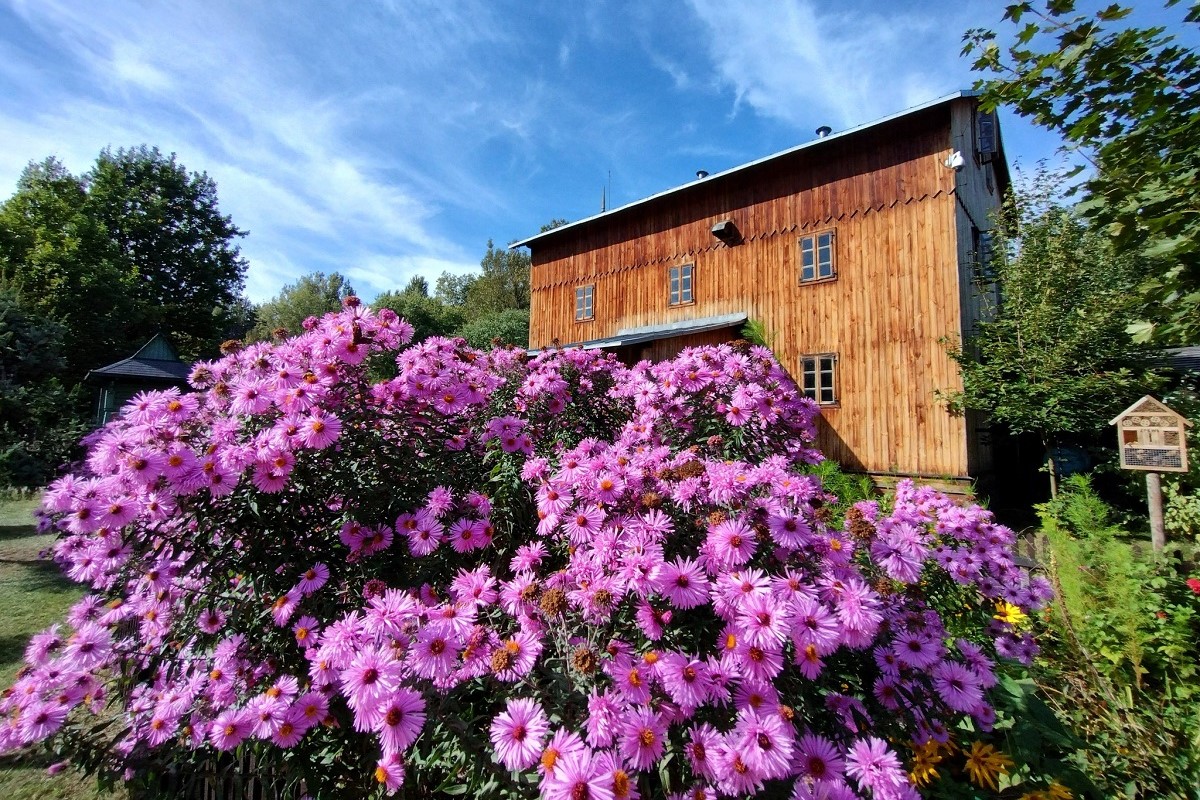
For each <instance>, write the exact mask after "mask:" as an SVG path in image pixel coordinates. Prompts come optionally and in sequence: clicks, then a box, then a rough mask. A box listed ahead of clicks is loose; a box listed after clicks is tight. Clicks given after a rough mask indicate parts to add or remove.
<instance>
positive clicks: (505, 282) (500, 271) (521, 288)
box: [467, 239, 530, 319]
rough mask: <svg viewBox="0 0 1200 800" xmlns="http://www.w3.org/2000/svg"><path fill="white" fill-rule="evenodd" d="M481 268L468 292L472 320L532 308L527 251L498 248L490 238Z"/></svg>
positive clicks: (480, 264)
mask: <svg viewBox="0 0 1200 800" xmlns="http://www.w3.org/2000/svg"><path fill="white" fill-rule="evenodd" d="M479 266H480V268H481V272H480V274H479V276H478V277H477V278H476V279H475V280H474V281H472V283H471V285H470V287H469V288H468V290H467V313H468V315H469V317H470V318H471V319H478V318H480V317H483V316H486V315H488V314H495V313H497V312H500V311H505V310H508V309H525V310H528V309H529V270H530V262H529V254H528V253H527V252H525V251H523V250H509V249H508V248H507V247H496V245H495V244H494V243H493V242H492V240H491V239H488V243H487V252H486V253H484V254H483V259H482V260H481V261H480V262H479Z"/></svg>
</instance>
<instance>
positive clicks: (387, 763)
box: [375, 755, 404, 794]
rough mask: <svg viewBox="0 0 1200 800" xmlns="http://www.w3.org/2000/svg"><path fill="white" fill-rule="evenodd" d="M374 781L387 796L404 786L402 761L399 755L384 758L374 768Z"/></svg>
mask: <svg viewBox="0 0 1200 800" xmlns="http://www.w3.org/2000/svg"><path fill="white" fill-rule="evenodd" d="M375 781H376V782H377V783H380V784H382V785H383V787H384V789H385V790H386V791H387V793H388V794H395V793H396V792H397V791H398V790H399V789H400V787H401V786H403V785H404V761H403V760H402V759H401V758H400V756H399V755H389V756H384V757H383V758H381V759H379V762H378V763H377V764H376V766H375Z"/></svg>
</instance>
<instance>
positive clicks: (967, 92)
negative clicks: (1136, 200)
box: [508, 89, 1003, 250]
mask: <svg viewBox="0 0 1200 800" xmlns="http://www.w3.org/2000/svg"><path fill="white" fill-rule="evenodd" d="M979 95H980V92H977V91H974V90H971V89H963V90H961V91H957V92H954V93H953V94H948V95H945V96H944V97H939V98H937V99H936V100H930V101H928V102H925V103H921V104H919V105H915V106H913V107H911V108H907V109H905V110H904V111H900V112H897V113H895V114H889V115H888V116H886V117H881V118H880V119H877V120H874V121H872V122H868V123H865V124H863V125H857V126H855V127H853V128H847V129H846V130H844V131H838V132H837V133H830V134H829V135H827V136H824V137H821V138H819V139H813V140H812V141H808V142H804V143H803V144H798V145H796V146H795V147H791V148H788V149H787V150H781V151H779V152H778V153H772V154H771V155H769V156H764V157H763V158H759V159H756V160H754V161H750V162H747V163H745V164H739V165H738V166H736V167H730V168H729V169H727V170H723V171H722V172H717V173H714V174H712V175H707V176H705V177H703V178H697V179H696V180H694V181H689V182H688V183H685V184H682V185H680V186H674V187H672V188H670V189H666V190H664V191H661V192H659V193H657V194H652V195H650V196H649V197H643V198H642V199H641V200H634V201H633V202H632V203H626V204H625V205H623V206H619V207H617V208H614V209H611V210H608V211H602V212H600V213H599V214H593V215H592V216H590V217H584V218H583V219H581V220H577V221H575V222H572V223H569V224H567V225H560V226H558V227H557V228H551V229H550V230H548V231H542V232H541V233H539V234H537V235H535V236H530V237H528V238H526V239H522V240H520V241H518V242H513V243H512V244H510V245H509V246H508V248H509V249H510V250H512V249H515V248H518V247H528V246H529V245H531V244H533V243H534V242H539V241H542V240H543V239H546V238H549V237H551V236H557V235H559V234H561V233H563V232H564V231H567V230H570V229H571V228H576V227H578V226H581V225H586V224H587V223H589V222H594V221H596V220H598V219H601V218H603V217H611V216H614V215H617V214H621V213H623V212H625V211H628V210H629V209H631V208H635V207H637V206H640V205H644V204H646V203H650V202H653V201H655V200H658V199H660V198H663V197H668V196H670V195H672V194H675V193H676V192H682V191H685V190H687V189H691V188H693V187H695V186H698V185H700V184H707V183H712V182H713V181H719V180H721V179H722V178H724V177H726V176H728V175H734V174H737V173H739V172H742V171H744V170H748V169H751V168H753V167H757V166H759V165H760V164H765V163H767V162H769V161H774V160H775V159H778V158H784V157H786V156H789V155H791V154H793V153H798V152H800V151H802V150H807V149H809V148H813V147H821V146H824V145H827V144H828V143H829V142H832V141H835V140H838V139H844V138H846V137H848V136H853V135H854V134H856V133H861V132H862V131H865V130H869V129H871V128H875V127H878V126H882V125H885V124H887V123H889V122H892V121H894V120H898V119H901V118H902V117H907V116H909V115H910V114H916V113H917V112H920V111H925V110H927V109H930V108H935V107H937V106H940V105H944V104H946V103H950V102H953V101H954V100H961V99H963V98H969V97H978V96H979ZM997 143H998V144H999V138H997ZM1000 147H1001V150H1002V149H1003V147H1002V145H1001V146H1000Z"/></svg>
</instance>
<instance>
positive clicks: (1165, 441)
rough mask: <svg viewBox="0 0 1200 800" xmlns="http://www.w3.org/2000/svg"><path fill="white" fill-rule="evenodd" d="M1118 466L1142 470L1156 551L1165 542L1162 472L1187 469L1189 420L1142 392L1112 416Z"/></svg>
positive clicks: (1151, 535) (1111, 421) (1152, 540)
mask: <svg viewBox="0 0 1200 800" xmlns="http://www.w3.org/2000/svg"><path fill="white" fill-rule="evenodd" d="M1108 424H1109V425H1116V426H1117V445H1118V447H1119V448H1120V450H1121V468H1122V469H1139V470H1142V471H1144V472H1145V473H1146V500H1147V503H1148V505H1149V508H1150V542H1151V545H1152V546H1153V547H1154V549H1155V550H1156V551H1159V552H1161V551H1162V549H1163V547H1165V546H1166V541H1167V538H1166V528H1165V526H1164V525H1163V504H1162V475H1160V474H1159V473H1162V472H1187V468H1188V463H1187V429H1188V428H1190V427H1192V423H1191V422H1190V421H1189V420H1188V419H1187V418H1186V417H1184V416H1183V415H1182V414H1180V413H1178V412H1175V411H1172V410H1171V409H1169V408H1167V407H1166V406H1165V405H1163V404H1162V403H1160V402H1159V401H1158V400H1155V399H1154V398H1153V397H1151V396H1150V395H1146V396H1145V397H1143V398H1142V399H1141V400H1138V401H1137V402H1136V403H1134V404H1133V405H1131V406H1130V407H1129V408H1127V409H1125V410H1124V411H1122V412H1121V413H1120V414H1117V416H1115V417H1113V418H1112V419H1111V420H1110V421H1109V423H1108Z"/></svg>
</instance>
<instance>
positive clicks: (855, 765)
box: [846, 736, 909, 798]
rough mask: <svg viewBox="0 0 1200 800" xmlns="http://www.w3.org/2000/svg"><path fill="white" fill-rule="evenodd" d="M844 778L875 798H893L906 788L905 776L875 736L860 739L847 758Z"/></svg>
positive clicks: (884, 745) (900, 767)
mask: <svg viewBox="0 0 1200 800" xmlns="http://www.w3.org/2000/svg"><path fill="white" fill-rule="evenodd" d="M846 774H847V775H849V776H850V777H852V778H854V780H855V781H857V782H858V785H859V786H860V787H862V788H863V790H864V791H866V790H870V791H871V792H872V793H873V794H874V796H875V797H881V798H882V797H896V796H899V794H900V791H901V790H902V789H903V788H904V787H906V786H908V785H909V784H908V774H907V773H906V772H905V771H904V768H903V767H902V766H901V765H900V759H899V758H897V757H896V754H895V753H893V752H892V751H891V750H890V749H889V748H888V746H887V742H885V741H883V740H882V739H879V738H876V737H874V736H871V737H868V738H865V739H859V740H858V741H856V742H855V743H854V744H853V746H851V748H850V752H849V753H847V755H846Z"/></svg>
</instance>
